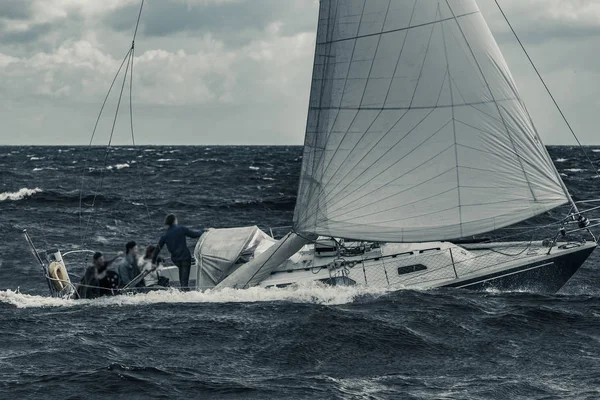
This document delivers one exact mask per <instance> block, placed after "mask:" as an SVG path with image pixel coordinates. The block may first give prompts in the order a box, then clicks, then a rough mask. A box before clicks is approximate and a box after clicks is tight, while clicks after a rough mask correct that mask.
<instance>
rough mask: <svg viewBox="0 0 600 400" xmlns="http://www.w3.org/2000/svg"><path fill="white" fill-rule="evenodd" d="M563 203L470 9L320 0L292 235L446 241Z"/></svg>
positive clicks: (415, 1)
mask: <svg viewBox="0 0 600 400" xmlns="http://www.w3.org/2000/svg"><path fill="white" fill-rule="evenodd" d="M567 201H568V193H566V189H564V184H563V183H562V181H561V179H560V177H559V176H558V173H557V172H556V169H555V167H554V165H553V164H552V160H551V159H550V158H549V156H548V153H547V151H546V149H545V147H544V145H543V144H542V142H541V140H540V139H539V136H538V134H537V132H536V130H535V127H534V125H533V122H532V121H531V119H530V117H529V114H528V112H527V110H526V108H525V106H524V104H523V101H522V100H521V97H520V95H519V92H518V90H517V88H516V86H515V82H514V80H513V78H512V76H511V73H510V71H509V69H508V66H507V65H506V62H505V60H504V58H503V56H502V54H501V52H500V50H499V48H498V46H497V44H496V42H495V40H494V38H493V36H492V34H491V32H490V30H489V28H488V26H487V24H486V22H485V20H484V19H483V17H482V15H481V13H480V11H479V8H478V6H477V4H476V3H475V1H474V0H321V2H320V14H319V26H318V32H317V45H316V54H315V63H314V70H313V80H312V90H311V97H310V106H309V115H308V123H307V130H306V139H305V147H304V159H303V165H302V173H301V178H300V186H299V193H298V200H297V204H296V210H295V216H294V224H295V229H296V231H297V232H303V233H314V234H319V235H324V236H335V237H345V238H354V239H363V240H374V241H389V242H420V241H432V240H446V239H453V238H459V237H467V236H471V235H475V234H479V233H484V232H489V231H492V230H494V229H498V228H501V227H504V226H507V225H510V224H514V223H517V222H520V221H522V220H525V219H527V218H529V217H532V216H534V215H537V214H540V213H543V212H545V211H548V210H550V209H552V208H554V207H557V206H559V205H562V204H564V203H566V202H567Z"/></svg>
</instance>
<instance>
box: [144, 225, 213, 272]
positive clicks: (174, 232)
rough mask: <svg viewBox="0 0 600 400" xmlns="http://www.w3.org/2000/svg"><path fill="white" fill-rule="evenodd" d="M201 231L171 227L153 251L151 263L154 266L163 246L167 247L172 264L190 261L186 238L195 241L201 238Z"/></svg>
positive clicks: (177, 226) (183, 227)
mask: <svg viewBox="0 0 600 400" xmlns="http://www.w3.org/2000/svg"><path fill="white" fill-rule="evenodd" d="M202 233H203V231H202V230H200V231H192V230H191V229H188V228H186V227H185V226H180V225H173V226H171V227H169V229H167V231H166V232H165V233H164V234H163V235H162V236H161V237H160V240H159V241H158V246H157V247H156V250H154V254H153V256H152V262H153V263H154V264H156V259H157V258H158V254H159V253H160V250H161V249H162V248H163V246H164V245H165V244H166V245H167V250H169V253H171V261H173V262H174V263H177V262H181V261H191V260H192V254H191V253H190V250H189V249H188V247H187V240H186V237H189V238H193V239H197V238H199V237H200V236H202Z"/></svg>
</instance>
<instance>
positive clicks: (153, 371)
mask: <svg viewBox="0 0 600 400" xmlns="http://www.w3.org/2000/svg"><path fill="white" fill-rule="evenodd" d="M549 151H550V154H551V156H552V158H553V160H554V161H555V163H556V165H557V168H558V170H559V171H560V173H561V175H562V176H563V179H564V181H565V182H566V184H567V185H568V187H569V189H570V190H571V191H572V194H573V197H574V198H575V199H576V200H578V201H582V200H592V199H597V198H599V197H600V190H599V189H598V184H599V183H600V178H599V177H598V175H597V172H595V171H594V169H593V168H592V167H590V166H589V165H588V164H587V163H586V162H585V157H584V156H583V155H582V153H581V150H580V149H579V148H572V147H551V148H550V149H549ZM587 152H588V153H589V155H590V157H591V158H592V159H593V161H594V162H596V163H598V162H600V149H595V148H588V149H587ZM301 162H302V149H301V148H300V147H216V146H214V147H213V146H211V147H144V146H141V147H114V148H111V149H109V150H107V149H106V148H100V147H93V148H86V147H68V146H63V147H0V176H1V180H0V398H1V399H40V398H44V399H150V398H152V399H154V398H156V399H161V398H162V399H532V400H533V399H540V400H541V399H544V400H549V399H590V400H592V399H599V398H600V252H598V251H597V252H595V253H594V254H593V255H592V256H591V258H590V259H589V260H588V261H587V262H586V263H585V265H584V266H583V268H582V269H581V270H580V271H579V272H578V273H577V274H576V275H575V276H574V277H573V279H572V280H571V281H570V282H569V283H568V284H567V285H566V286H565V287H564V288H563V289H562V290H561V291H560V292H559V293H558V294H556V295H542V294H538V293H532V292H526V291H523V292H509V293H501V292H470V291H461V290H432V291H412V290H400V291H393V292H392V291H386V290H381V289H380V290H375V289H366V288H361V287H327V286H324V285H320V284H319V285H318V284H314V285H307V286H299V287H288V288H283V289H277V288H274V289H259V288H253V289H249V290H223V291H214V292H205V293H200V292H189V293H181V292H179V291H177V290H175V289H173V290H170V291H166V292H155V293H149V294H138V295H128V296H117V297H111V298H103V299H97V300H83V301H74V300H63V299H55V298H51V297H49V293H48V288H47V285H46V282H45V280H44V279H43V276H42V273H41V269H40V267H39V265H38V264H37V263H36V261H35V259H34V258H33V255H32V253H31V252H30V250H29V248H28V246H27V244H26V242H25V240H24V237H23V230H25V229H26V230H27V232H28V233H29V234H30V236H31V238H32V240H33V242H34V244H35V245H36V247H38V249H40V250H41V249H50V248H58V249H60V250H61V251H62V252H63V253H65V252H68V251H73V250H83V249H86V250H93V251H102V252H103V253H105V254H106V255H107V257H111V256H113V255H115V254H116V253H117V252H118V251H121V250H124V246H125V243H126V242H127V241H130V240H135V241H136V242H137V243H138V244H139V245H140V246H141V247H144V246H146V245H148V244H153V243H155V242H156V241H157V238H158V237H159V235H160V232H161V231H162V229H163V220H164V217H165V215H166V214H168V213H174V214H176V215H177V216H178V218H179V221H180V223H182V224H185V225H187V226H189V227H191V228H197V229H200V228H207V227H214V228H227V227H236V226H251V225H258V226H259V227H261V228H262V229H263V230H265V231H266V232H270V231H271V229H273V234H274V235H282V234H284V233H285V232H286V229H287V228H286V226H289V225H291V223H292V217H293V210H294V205H295V200H296V192H297V185H298V177H299V170H300V165H301ZM593 206H594V204H586V205H583V206H582V208H584V209H585V208H593ZM565 212H568V209H567V210H566V211H564V210H559V211H554V212H553V213H550V214H547V215H545V216H542V217H540V218H538V220H536V221H533V222H528V223H526V225H525V228H527V227H528V226H529V227H531V228H533V226H534V225H535V226H537V225H539V224H544V223H545V222H547V221H546V220H552V219H555V218H558V217H560V216H561V215H564V213H565ZM561 213H563V214H561ZM594 215H596V216H597V214H594V212H592V213H591V215H590V216H592V217H593V216H594ZM527 224H530V225H527ZM548 229H549V230H547V231H542V232H539V231H538V233H539V234H540V235H542V236H543V237H540V239H542V238H545V237H553V236H554V235H555V233H556V228H548ZM596 231H597V232H595V233H596V234H598V233H600V229H598V228H596ZM189 246H190V248H192V247H193V246H194V243H193V242H192V241H190V242H189ZM65 260H66V262H67V266H68V267H69V268H70V270H71V271H72V272H74V273H77V274H81V273H82V271H83V268H84V267H85V265H89V263H90V260H89V254H88V253H75V254H73V255H71V256H68V257H65Z"/></svg>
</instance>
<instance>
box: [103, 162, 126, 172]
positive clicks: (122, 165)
mask: <svg viewBox="0 0 600 400" xmlns="http://www.w3.org/2000/svg"><path fill="white" fill-rule="evenodd" d="M123 168H129V164H117V165H109V166H108V167H106V169H107V170H109V171H110V170H113V169H123Z"/></svg>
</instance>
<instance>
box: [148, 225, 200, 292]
mask: <svg viewBox="0 0 600 400" xmlns="http://www.w3.org/2000/svg"><path fill="white" fill-rule="evenodd" d="M165 225H167V227H168V228H167V231H166V232H165V233H164V234H163V235H162V236H161V237H160V240H159V241H158V246H157V247H156V249H155V250H154V254H153V255H152V263H153V264H156V262H157V259H158V255H159V254H160V250H161V249H162V248H163V246H164V245H165V244H166V245H167V250H169V253H171V261H173V264H175V265H176V266H177V268H178V269H179V284H180V285H181V289H182V290H184V291H188V290H189V279H190V269H191V268H192V254H191V253H190V250H189V249H188V247H187V240H186V238H188V237H189V238H192V239H197V238H199V237H200V236H202V233H203V232H204V231H203V230H200V231H193V230H191V229H188V228H186V227H185V226H180V225H178V224H177V217H175V215H173V214H170V215H168V216H167V218H166V219H165Z"/></svg>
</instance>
